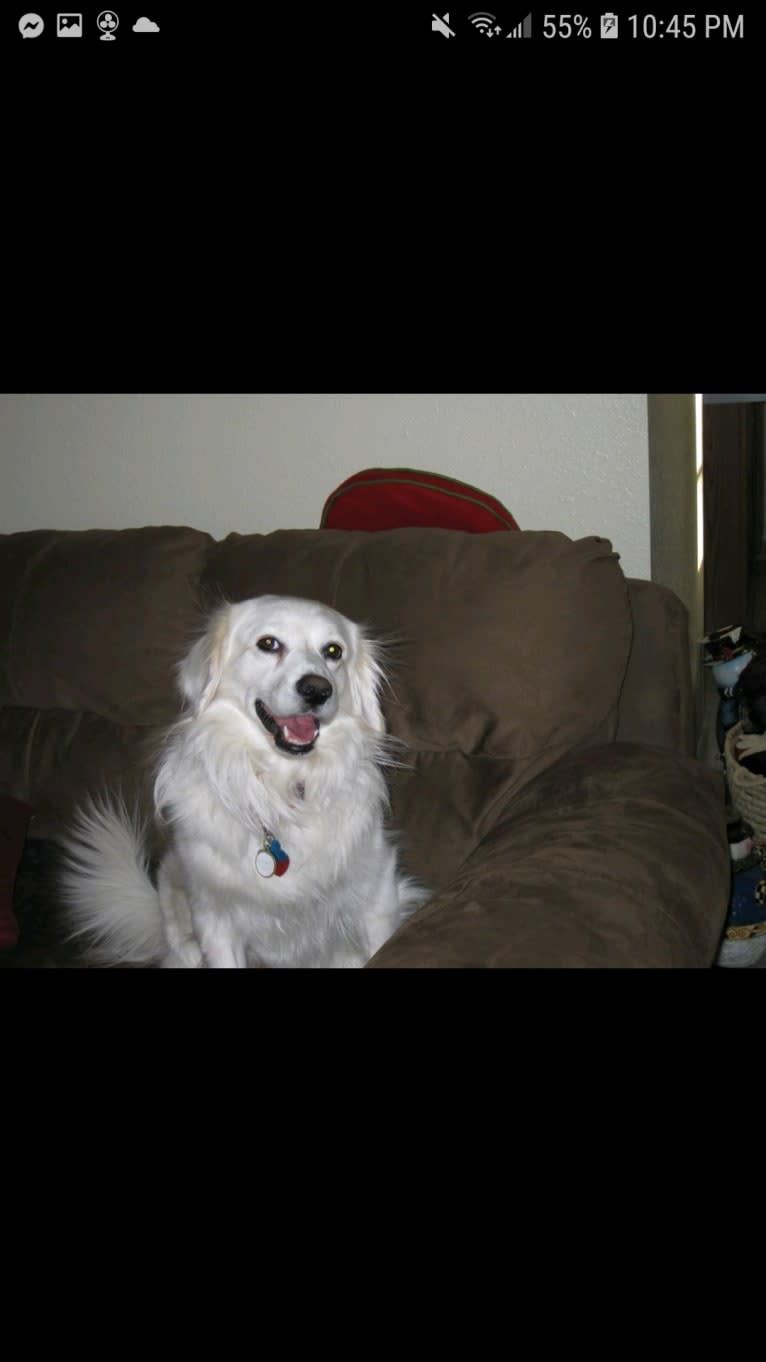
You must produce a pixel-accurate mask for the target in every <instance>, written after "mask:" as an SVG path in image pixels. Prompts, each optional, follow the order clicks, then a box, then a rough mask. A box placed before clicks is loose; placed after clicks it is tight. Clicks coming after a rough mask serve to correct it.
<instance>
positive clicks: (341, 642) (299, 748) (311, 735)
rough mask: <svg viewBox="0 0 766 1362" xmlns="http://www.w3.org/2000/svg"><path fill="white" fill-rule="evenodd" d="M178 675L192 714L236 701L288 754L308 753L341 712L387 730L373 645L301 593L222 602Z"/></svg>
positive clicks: (356, 628) (353, 626)
mask: <svg viewBox="0 0 766 1362" xmlns="http://www.w3.org/2000/svg"><path fill="white" fill-rule="evenodd" d="M179 679H180V683H181V690H182V692H183V694H184V697H185V699H186V700H187V702H188V703H189V705H190V706H191V707H192V710H193V712H194V714H195V715H200V714H202V713H203V712H204V711H205V710H206V709H207V708H208V707H209V706H210V705H211V704H212V703H213V702H214V701H215V700H225V701H228V702H230V703H234V704H236V705H237V706H238V708H239V709H241V710H242V712H243V713H244V714H246V715H247V716H248V718H249V719H251V720H252V722H253V723H254V724H255V725H257V726H258V727H259V728H260V730H262V733H263V735H264V736H265V737H266V738H267V740H268V741H270V742H271V743H272V744H273V746H274V748H275V750H276V751H277V752H280V753H282V754H284V755H285V756H287V757H293V756H306V755H308V753H310V752H311V751H312V750H313V748H314V746H315V744H316V743H317V741H318V740H319V739H320V735H321V732H322V728H323V727H324V726H327V725H329V724H331V723H332V722H333V720H335V719H336V718H337V717H338V716H346V717H350V718H354V719H361V720H362V721H363V722H364V723H366V724H368V725H369V726H370V728H372V729H373V730H374V731H375V732H377V733H382V732H383V729H384V723H383V716H382V714H381V710H380V704H379V700H378V689H379V685H380V680H381V670H380V667H379V665H378V662H377V660H376V657H375V650H374V647H373V645H372V644H371V643H370V642H369V640H368V639H366V638H365V636H364V634H363V632H362V630H361V629H360V628H359V626H358V625H356V624H354V623H353V621H351V620H349V619H346V618H345V616H343V615H340V614H338V612H337V611H335V610H331V609H329V608H328V607H327V606H324V605H320V604H319V602H317V601H309V600H303V599H301V598H299V597H297V596H256V597H255V598H253V599H252V600H249V601H241V602H240V603H239V604H237V605H225V606H222V607H221V608H220V610H218V611H217V612H216V614H215V615H214V616H213V618H212V620H211V623H210V626H209V628H208V629H207V631H206V633H205V634H204V635H203V637H202V638H200V639H199V640H198V641H197V643H195V644H194V647H193V648H192V649H191V651H190V652H189V654H188V656H187V657H186V658H185V659H184V661H183V663H182V664H181V667H180V670H179Z"/></svg>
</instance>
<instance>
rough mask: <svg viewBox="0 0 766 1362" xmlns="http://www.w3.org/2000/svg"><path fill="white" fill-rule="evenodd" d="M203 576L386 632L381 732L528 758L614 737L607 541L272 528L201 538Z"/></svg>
mask: <svg viewBox="0 0 766 1362" xmlns="http://www.w3.org/2000/svg"><path fill="white" fill-rule="evenodd" d="M203 581H204V584H205V585H206V587H207V588H208V589H209V590H210V592H211V595H212V598H213V599H214V598H215V596H216V594H217V593H220V594H224V595H225V596H227V597H228V598H229V599H232V600H241V599H243V598H245V597H247V596H250V595H257V594H260V593H261V592H285V593H288V594H291V595H296V596H310V597H314V598H316V599H319V600H322V601H325V602H326V603H327V604H330V605H332V606H334V607H335V608H336V609H337V610H340V611H342V612H343V613H344V614H346V615H349V616H350V617H351V618H352V619H356V620H359V621H364V622H366V623H367V624H368V626H369V628H370V631H371V633H372V634H373V636H374V637H377V638H383V639H384V640H385V639H390V640H391V647H390V649H389V665H388V671H389V673H390V675H391V679H392V683H393V692H394V693H393V695H391V696H390V697H389V698H388V700H387V703H386V714H387V719H388V722H389V726H390V728H391V730H392V731H393V732H394V733H395V734H396V735H397V736H398V737H401V738H403V739H404V740H405V741H406V742H407V743H408V744H409V745H410V747H411V748H413V749H414V750H415V751H418V750H427V751H459V752H463V753H467V754H471V755H481V756H487V757H495V758H498V757H502V758H509V757H510V758H516V759H523V758H527V757H530V756H532V755H535V754H537V753H538V752H539V751H540V750H541V749H544V748H548V747H556V748H558V747H560V746H564V747H571V746H572V745H573V744H574V743H577V742H580V741H583V740H584V739H585V738H587V737H589V736H590V735H591V734H598V735H599V736H600V735H602V734H604V735H605V739H604V740H608V739H609V738H612V737H613V736H614V732H615V729H616V722H617V705H618V702H619V696H620V690H621V687H622V683H623V679H624V675H625V666H626V662H627V658H628V654H629V650H630V639H631V617H630V611H629V608H628V599H627V587H626V583H625V578H624V577H623V574H622V571H621V569H620V567H619V563H618V558H617V555H616V554H615V553H613V551H612V546H611V544H610V543H609V542H608V540H606V539H597V538H587V539H580V540H577V541H573V540H571V539H568V538H567V536H566V535H564V534H559V533H557V532H553V531H550V532H548V531H519V532H518V533H516V534H498V535H492V534H487V535H474V534H469V533H461V532H458V531H453V530H437V529H401V530H389V531H381V532H378V533H376V534H366V533H364V532H357V533H352V532H343V531H332V530H318V531H310V530H280V531H277V532H276V533H274V534H270V535H244V536H243V535H230V536H229V537H228V538H227V539H225V540H222V541H220V542H219V543H217V544H215V545H214V546H212V547H211V549H210V551H209V553H208V562H207V569H206V573H205V577H204V579H203Z"/></svg>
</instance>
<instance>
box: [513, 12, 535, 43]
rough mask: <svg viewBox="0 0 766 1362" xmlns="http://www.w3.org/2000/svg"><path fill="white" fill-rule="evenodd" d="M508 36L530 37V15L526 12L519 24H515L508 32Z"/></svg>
mask: <svg viewBox="0 0 766 1362" xmlns="http://www.w3.org/2000/svg"><path fill="white" fill-rule="evenodd" d="M508 37H509V38H531V37H532V15H531V14H528V15H527V17H526V19H525V20H524V21H523V23H521V24H517V25H516V27H515V28H512V29H511V31H510V33H509V34H508Z"/></svg>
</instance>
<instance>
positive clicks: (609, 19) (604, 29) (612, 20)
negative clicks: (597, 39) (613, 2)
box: [601, 14, 619, 38]
mask: <svg viewBox="0 0 766 1362" xmlns="http://www.w3.org/2000/svg"><path fill="white" fill-rule="evenodd" d="M618 25H619V19H618V18H617V15H616V14H602V15H601V37H602V38H616V37H617V28H618Z"/></svg>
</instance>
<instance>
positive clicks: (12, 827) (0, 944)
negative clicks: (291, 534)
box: [0, 796, 33, 950]
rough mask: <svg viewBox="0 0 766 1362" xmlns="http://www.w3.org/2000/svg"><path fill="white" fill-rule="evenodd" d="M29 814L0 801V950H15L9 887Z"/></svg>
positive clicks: (19, 805) (13, 801)
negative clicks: (13, 947)
mask: <svg viewBox="0 0 766 1362" xmlns="http://www.w3.org/2000/svg"><path fill="white" fill-rule="evenodd" d="M32 813H33V810H32V809H30V807H29V805H28V804H22V803H21V802H20V800H18V799H10V798H8V797H6V796H3V797H1V798H0V950H6V949H7V948H8V947H9V946H15V945H16V942H17V941H18V939H19V928H18V923H17V922H16V919H15V917H14V916H13V886H14V883H15V880H16V871H17V870H18V868H19V861H20V860H21V857H22V853H23V851H24V843H25V841H26V836H27V827H28V826H29V820H30V818H31V817H32Z"/></svg>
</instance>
